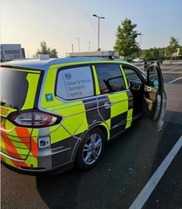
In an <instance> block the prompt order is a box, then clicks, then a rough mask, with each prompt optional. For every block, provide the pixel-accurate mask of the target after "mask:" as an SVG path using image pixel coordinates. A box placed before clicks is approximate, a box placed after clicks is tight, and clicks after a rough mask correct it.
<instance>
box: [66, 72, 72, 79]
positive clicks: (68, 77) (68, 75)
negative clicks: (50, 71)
mask: <svg viewBox="0 0 182 209" xmlns="http://www.w3.org/2000/svg"><path fill="white" fill-rule="evenodd" d="M64 77H65V79H66V80H71V79H72V76H71V73H65V74H64Z"/></svg>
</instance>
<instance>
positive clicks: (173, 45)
mask: <svg viewBox="0 0 182 209" xmlns="http://www.w3.org/2000/svg"><path fill="white" fill-rule="evenodd" d="M177 48H179V41H178V40H177V39H176V38H175V37H170V41H169V46H168V47H167V48H166V55H167V56H169V57H171V62H172V58H173V54H174V53H175V52H177Z"/></svg>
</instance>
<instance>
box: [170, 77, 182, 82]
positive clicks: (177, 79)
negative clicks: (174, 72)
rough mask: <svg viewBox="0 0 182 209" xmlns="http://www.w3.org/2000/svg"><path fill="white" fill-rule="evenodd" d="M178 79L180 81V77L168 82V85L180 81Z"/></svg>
mask: <svg viewBox="0 0 182 209" xmlns="http://www.w3.org/2000/svg"><path fill="white" fill-rule="evenodd" d="M180 79H182V77H179V78H176V79H174V80H172V81H170V82H169V83H174V82H175V81H178V80H180Z"/></svg>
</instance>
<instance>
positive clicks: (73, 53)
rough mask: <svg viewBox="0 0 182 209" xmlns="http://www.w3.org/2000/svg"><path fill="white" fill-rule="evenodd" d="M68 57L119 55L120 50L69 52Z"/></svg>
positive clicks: (116, 56)
mask: <svg viewBox="0 0 182 209" xmlns="http://www.w3.org/2000/svg"><path fill="white" fill-rule="evenodd" d="M67 57H115V58H118V57H119V52H115V51H94V52H72V53H67Z"/></svg>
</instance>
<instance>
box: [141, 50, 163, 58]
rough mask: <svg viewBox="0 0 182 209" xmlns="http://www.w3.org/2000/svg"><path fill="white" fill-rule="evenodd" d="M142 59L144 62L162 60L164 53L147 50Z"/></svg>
mask: <svg viewBox="0 0 182 209" xmlns="http://www.w3.org/2000/svg"><path fill="white" fill-rule="evenodd" d="M142 58H143V59H145V60H159V59H163V58H164V51H163V50H162V49H157V48H155V47H154V48H150V49H147V50H146V51H145V52H144V54H143V55H142Z"/></svg>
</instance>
